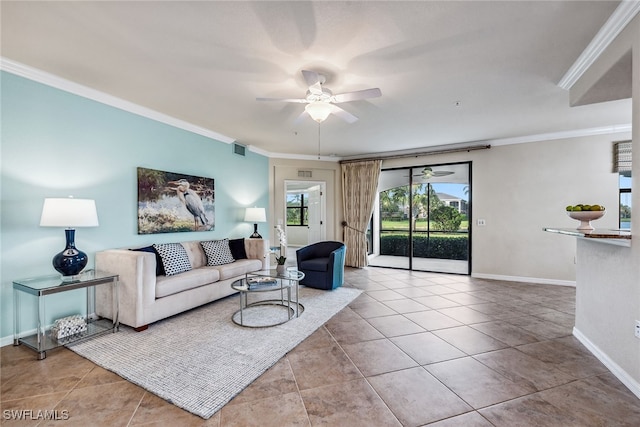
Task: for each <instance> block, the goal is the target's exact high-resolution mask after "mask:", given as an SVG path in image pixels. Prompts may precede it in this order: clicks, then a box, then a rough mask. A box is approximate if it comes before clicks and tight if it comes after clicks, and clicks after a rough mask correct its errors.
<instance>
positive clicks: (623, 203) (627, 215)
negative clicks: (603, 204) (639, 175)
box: [619, 172, 631, 230]
mask: <svg viewBox="0 0 640 427" xmlns="http://www.w3.org/2000/svg"><path fill="white" fill-rule="evenodd" d="M619 182H620V185H619V187H620V222H619V227H620V228H621V229H625V230H630V229H631V172H622V173H620V181H619Z"/></svg>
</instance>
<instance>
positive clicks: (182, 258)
mask: <svg viewBox="0 0 640 427" xmlns="http://www.w3.org/2000/svg"><path fill="white" fill-rule="evenodd" d="M153 247H154V249H155V250H156V252H158V255H160V258H161V259H162V266H163V267H164V271H165V273H166V275H167V276H173V275H174V274H178V273H183V272H185V271H189V270H191V263H190V262H189V256H188V255H187V251H186V250H185V249H184V246H182V245H181V244H180V243H160V244H155V245H153Z"/></svg>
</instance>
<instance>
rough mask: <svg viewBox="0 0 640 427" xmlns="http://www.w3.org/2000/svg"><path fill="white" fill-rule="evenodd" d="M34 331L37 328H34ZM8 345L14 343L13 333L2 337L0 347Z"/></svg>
mask: <svg viewBox="0 0 640 427" xmlns="http://www.w3.org/2000/svg"><path fill="white" fill-rule="evenodd" d="M33 333H35V329H34V330H33ZM6 345H13V335H9V336H7V337H2V338H0V347H4V346H6Z"/></svg>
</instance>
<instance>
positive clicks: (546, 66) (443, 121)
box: [1, 1, 631, 157]
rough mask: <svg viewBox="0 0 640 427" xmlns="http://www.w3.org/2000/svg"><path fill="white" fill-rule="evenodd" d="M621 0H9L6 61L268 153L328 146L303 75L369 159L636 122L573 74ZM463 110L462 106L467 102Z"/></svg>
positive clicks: (344, 147)
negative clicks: (573, 100)
mask: <svg viewBox="0 0 640 427" xmlns="http://www.w3.org/2000/svg"><path fill="white" fill-rule="evenodd" d="M618 3H619V2H618V1H584V2H583V1H469V2H462V1H413V2H395V1H379V2H372V1H366V2H364V1H354V2H338V1H335V2H315V1H314V2H302V1H297V2H290V1H287V2H270V1H257V2H244V1H232V2H218V1H215V2H213V1H197V2H188V1H174V2H168V1H142V2H105V1H101V2H50V1H46V2H37V1H28V2H27V1H18V2H10V1H2V3H1V8H2V10H1V15H2V16H1V19H2V34H1V35H2V45H1V47H2V57H4V58H6V59H9V60H11V61H15V62H18V63H21V64H24V65H27V66H30V67H34V68H36V69H39V70H42V71H46V72H49V73H52V74H54V75H56V76H59V77H62V78H64V79H68V80H71V81H73V82H76V83H79V84H81V85H85V86H87V87H90V88H93V89H96V90H99V91H102V92H105V93H107V94H110V95H113V96H116V97H119V98H122V99H124V100H127V101H130V102H133V103H135V104H138V105H141V106H144V107H147V108H150V109H152V110H155V111H158V112H161V113H164V114H166V115H169V116H172V117H175V118H178V119H181V120H183V121H185V122H188V123H192V124H194V125H197V126H200V127H202V128H206V129H209V130H212V131H215V132H218V133H220V134H223V135H226V136H228V137H230V138H232V139H235V140H236V141H237V142H239V143H242V144H246V145H250V146H253V147H256V148H257V149H258V150H263V151H264V152H267V153H288V154H295V155H317V154H318V125H317V123H315V122H314V121H312V120H311V119H310V118H308V117H305V119H304V120H301V121H299V122H298V123H296V118H297V117H298V116H299V115H300V113H301V112H302V111H303V108H304V105H303V104H287V103H275V102H257V101H256V100H255V98H256V97H287V98H300V97H304V95H305V92H306V90H307V87H306V85H305V82H304V79H303V77H302V74H301V73H300V70H302V69H308V70H314V71H319V72H322V73H325V74H326V76H327V82H326V84H325V86H326V87H328V88H330V89H331V90H332V91H333V92H334V93H342V92H348V91H355V90H361V89H367V88H371V87H379V88H380V89H381V90H382V97H381V98H375V99H370V100H366V101H355V102H351V103H347V104H341V106H343V107H344V109H345V110H347V111H349V112H350V113H352V114H355V115H356V116H358V117H359V118H360V120H358V121H357V122H355V123H353V124H347V123H345V122H343V121H342V120H341V119H339V118H337V117H335V116H331V117H329V119H327V120H326V121H325V122H324V123H322V124H321V129H320V130H321V137H320V138H321V139H320V142H321V144H320V146H321V149H320V151H321V154H322V155H323V156H324V155H330V154H335V155H337V156H339V157H345V156H358V155H363V154H368V153H381V152H388V151H397V150H410V149H416V148H428V147H433V146H438V145H446V144H455V143H466V142H472V141H485V140H495V139H503V138H518V137H523V136H529V135H538V134H546V133H556V132H568V131H575V130H582V129H591V128H597V127H606V126H615V125H621V124H629V123H630V122H631V102H630V101H629V100H622V101H613V102H607V103H602V104H596V105H586V106H580V107H573V108H570V107H569V94H568V92H567V91H566V90H564V89H561V88H560V87H558V85H557V83H558V82H559V80H560V79H561V78H562V76H563V75H564V74H565V72H566V71H567V70H568V69H569V68H570V67H571V65H572V64H573V63H574V61H576V59H577V58H578V57H579V55H580V54H581V53H582V51H583V50H584V49H585V48H586V47H587V45H588V44H589V42H590V41H591V40H592V38H593V37H594V36H595V35H596V33H597V32H598V30H599V29H600V28H601V27H602V26H603V24H605V22H606V21H607V19H608V18H609V16H610V15H611V14H612V13H613V11H614V10H615V9H616V7H617V6H618ZM458 101H459V102H460V106H456V102H458Z"/></svg>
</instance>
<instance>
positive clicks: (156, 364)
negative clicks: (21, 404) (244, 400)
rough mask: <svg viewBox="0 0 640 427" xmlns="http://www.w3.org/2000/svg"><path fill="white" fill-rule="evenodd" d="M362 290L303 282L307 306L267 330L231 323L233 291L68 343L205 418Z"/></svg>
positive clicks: (235, 303)
mask: <svg viewBox="0 0 640 427" xmlns="http://www.w3.org/2000/svg"><path fill="white" fill-rule="evenodd" d="M360 293H361V291H360V290H358V289H354V288H345V287H341V288H338V289H335V290H333V291H330V292H328V291H321V290H317V289H311V288H306V287H300V303H301V304H303V305H304V312H303V313H302V314H301V315H300V317H298V318H294V319H293V320H291V321H289V322H286V323H284V324H282V325H278V326H273V327H268V328H245V327H241V326H238V325H236V324H234V323H233V322H232V321H231V316H232V315H233V313H234V312H235V311H237V310H238V308H239V297H238V296H237V295H234V296H231V297H227V298H225V299H223V300H220V301H217V302H214V303H211V304H208V305H205V306H203V307H200V308H197V309H194V310H190V311H188V312H186V313H183V314H180V315H177V316H174V317H171V318H169V319H165V320H163V321H159V322H156V323H154V324H152V325H151V326H150V327H149V329H147V330H146V331H143V332H135V331H133V330H132V329H131V328H129V327H127V326H121V328H120V332H118V333H115V334H105V335H102V336H99V337H95V338H93V339H90V340H88V341H85V342H79V343H75V344H71V345H69V346H68V347H69V348H70V349H71V350H73V351H74V352H76V353H78V354H79V355H81V356H83V357H85V358H87V359H89V360H91V361H92V362H94V363H95V364H97V365H99V366H101V367H103V368H105V369H107V370H109V371H112V372H115V373H116V374H118V375H120V376H121V377H122V378H125V379H126V380H128V381H130V382H132V383H134V384H137V385H139V386H140V387H142V388H144V389H145V390H147V391H149V392H151V393H153V394H155V395H157V396H159V397H161V398H163V399H165V400H167V401H168V402H171V403H173V404H174V405H176V406H179V407H181V408H183V409H185V410H187V411H189V412H192V413H194V414H196V415H199V416H200V417H202V418H205V419H206V418H209V417H211V416H212V415H213V414H215V413H216V412H217V411H218V410H219V409H220V408H222V407H223V406H224V405H225V404H226V403H227V402H228V401H229V400H231V399H232V398H233V397H234V396H235V395H237V394H238V393H240V392H241V391H242V390H243V389H244V388H245V387H247V386H248V385H249V384H251V383H252V382H253V381H254V380H255V379H256V378H258V377H259V376H260V375H261V374H262V373H264V372H265V371H266V370H267V369H269V368H270V367H271V366H273V365H274V364H275V363H276V362H277V361H278V360H280V358H282V356H284V355H285V354H286V353H287V352H289V351H290V350H292V349H293V348H294V347H295V346H296V345H298V344H299V343H300V342H302V341H303V340H304V339H305V338H306V337H308V336H309V335H311V334H312V333H313V332H314V331H315V330H316V329H318V328H319V327H320V326H322V325H323V324H324V323H325V322H326V321H327V320H329V319H330V318H331V317H333V316H334V315H335V314H336V313H338V312H339V311H340V310H342V308H344V307H345V306H346V305H347V304H349V303H350V302H351V301H353V300H354V299H355V298H356V297H357V296H358V295H359V294H360ZM252 296H253V295H252ZM250 298H251V296H250ZM276 315H279V314H276Z"/></svg>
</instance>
